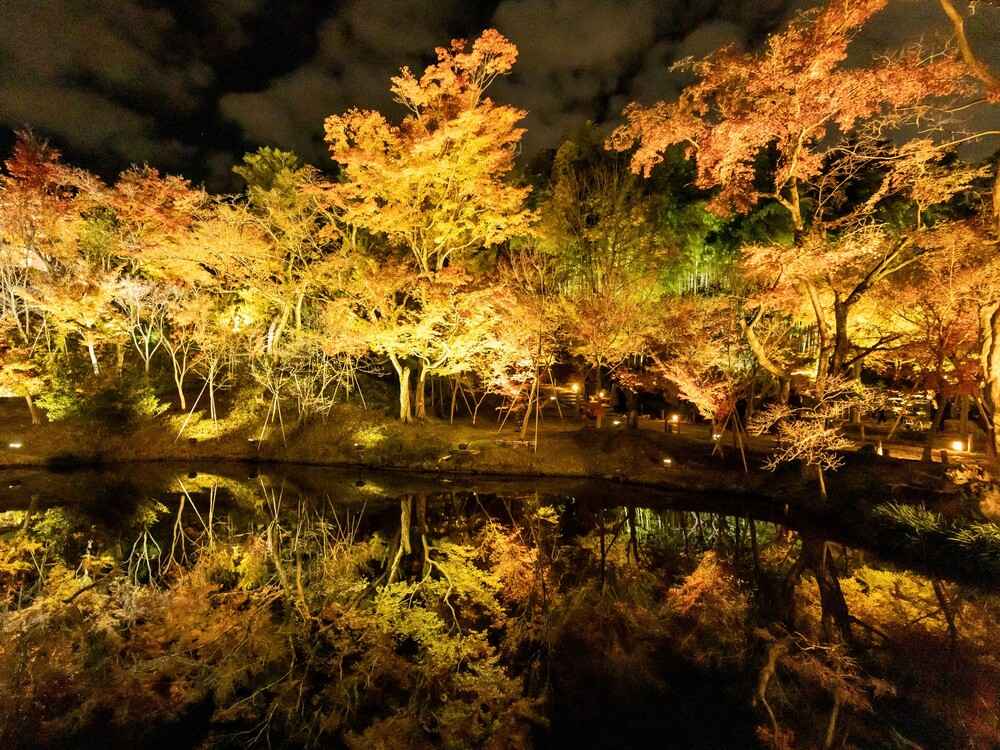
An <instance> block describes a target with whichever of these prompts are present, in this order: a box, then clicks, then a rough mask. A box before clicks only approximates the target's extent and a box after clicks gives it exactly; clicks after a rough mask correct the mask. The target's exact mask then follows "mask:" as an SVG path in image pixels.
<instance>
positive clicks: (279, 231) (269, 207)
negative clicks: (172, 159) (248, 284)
mask: <svg viewBox="0 0 1000 750" xmlns="http://www.w3.org/2000/svg"><path fill="white" fill-rule="evenodd" d="M233 171H234V172H236V174H238V175H239V176H240V177H242V178H243V179H244V180H245V181H246V183H247V198H248V202H249V209H250V210H249V213H248V219H249V220H250V221H251V222H253V223H254V225H255V226H256V228H257V231H258V233H259V235H260V237H261V239H262V240H263V241H264V242H265V243H267V245H268V257H269V259H270V262H269V263H262V264H259V265H258V266H257V267H256V268H255V269H254V273H253V281H252V286H253V291H254V294H255V295H256V296H258V297H259V298H260V306H261V307H262V308H263V309H262V310H261V313H262V315H264V316H265V317H266V318H267V319H268V321H269V322H268V325H267V334H266V339H265V344H264V352H265V354H267V355H269V356H270V355H274V354H276V353H277V349H278V347H279V346H280V344H281V340H282V336H283V335H284V333H285V331H286V329H287V328H288V325H289V323H290V322H291V323H292V326H293V330H294V331H295V332H296V333H301V332H302V330H303V316H304V309H305V305H306V301H307V299H308V298H309V297H310V296H314V295H315V294H317V293H318V292H319V285H320V276H321V274H320V273H317V271H318V270H320V269H321V268H322V266H321V265H320V263H319V261H321V260H322V259H323V257H324V256H325V255H326V254H327V253H328V252H330V250H331V247H330V245H331V232H330V231H329V230H330V229H331V224H330V222H329V217H330V207H329V206H328V205H327V202H326V198H327V196H328V192H327V191H326V190H325V188H324V186H323V185H322V183H321V180H320V177H319V173H318V172H317V170H315V169H313V168H312V167H309V166H303V165H302V164H301V163H300V162H299V159H298V157H296V156H295V155H294V154H292V153H289V152H287V151H279V150H277V149H272V148H262V149H260V150H259V151H257V152H256V153H253V154H248V155H247V156H245V157H244V159H243V164H242V165H240V166H237V167H234V169H233ZM333 234H334V236H335V232H334V233H333Z"/></svg>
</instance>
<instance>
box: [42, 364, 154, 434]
mask: <svg viewBox="0 0 1000 750" xmlns="http://www.w3.org/2000/svg"><path fill="white" fill-rule="evenodd" d="M36 403H37V404H38V406H40V407H41V408H42V409H43V410H44V411H45V414H46V416H47V417H48V418H49V420H50V421H53V422H55V421H60V420H65V419H79V420H85V421H94V422H97V423H99V424H103V425H107V426H109V427H115V428H117V429H131V428H134V427H136V426H137V424H138V423H139V422H141V421H145V420H149V419H153V418H155V417H157V416H159V415H160V414H162V413H163V412H165V411H166V410H167V409H168V408H169V404H167V403H164V402H163V401H161V400H160V399H159V397H158V396H157V394H156V391H155V389H154V388H153V387H152V386H151V385H150V384H149V383H148V382H146V381H145V380H143V379H141V378H138V377H133V376H123V377H121V378H116V379H114V380H111V381H110V382H108V381H103V380H96V381H95V380H93V379H91V380H84V381H83V384H82V385H80V381H79V380H75V379H74V374H73V372H72V371H70V370H67V369H65V368H59V369H57V371H56V372H55V373H53V375H52V377H51V378H50V387H49V389H48V390H47V391H45V392H44V393H43V394H42V395H41V396H39V397H38V399H37V401H36Z"/></svg>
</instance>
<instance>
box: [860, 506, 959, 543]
mask: <svg viewBox="0 0 1000 750" xmlns="http://www.w3.org/2000/svg"><path fill="white" fill-rule="evenodd" d="M874 513H875V516H876V517H877V518H879V519H882V520H885V521H888V522H890V523H892V524H896V525H898V526H901V527H902V528H903V529H904V530H905V531H906V532H907V533H908V534H910V535H912V536H916V537H920V536H923V535H925V534H933V533H937V532H941V531H943V530H944V529H945V528H946V524H945V520H944V517H943V516H942V515H941V514H940V513H935V512H933V511H930V510H927V508H925V507H923V506H922V505H906V504H902V503H886V504H885V505H880V506H879V507H877V508H876V509H875V511H874Z"/></svg>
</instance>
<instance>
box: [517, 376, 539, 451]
mask: <svg viewBox="0 0 1000 750" xmlns="http://www.w3.org/2000/svg"><path fill="white" fill-rule="evenodd" d="M536 398H538V378H537V377H536V378H535V379H534V380H533V381H532V383H531V391H530V392H529V394H528V403H527V405H526V406H525V407H524V419H522V420H521V438H522V439H524V438H525V437H527V436H528V425H529V424H530V423H531V405H532V404H533V403H534V402H535V399H536Z"/></svg>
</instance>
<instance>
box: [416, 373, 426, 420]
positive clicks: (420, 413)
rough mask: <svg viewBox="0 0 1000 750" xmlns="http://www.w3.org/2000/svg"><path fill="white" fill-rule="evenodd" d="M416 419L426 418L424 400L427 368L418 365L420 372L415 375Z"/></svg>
mask: <svg viewBox="0 0 1000 750" xmlns="http://www.w3.org/2000/svg"><path fill="white" fill-rule="evenodd" d="M416 391H417V415H416V416H417V419H426V418H427V403H426V401H425V398H426V392H427V368H426V367H424V366H423V365H421V366H420V374H419V375H418V376H417V387H416Z"/></svg>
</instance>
